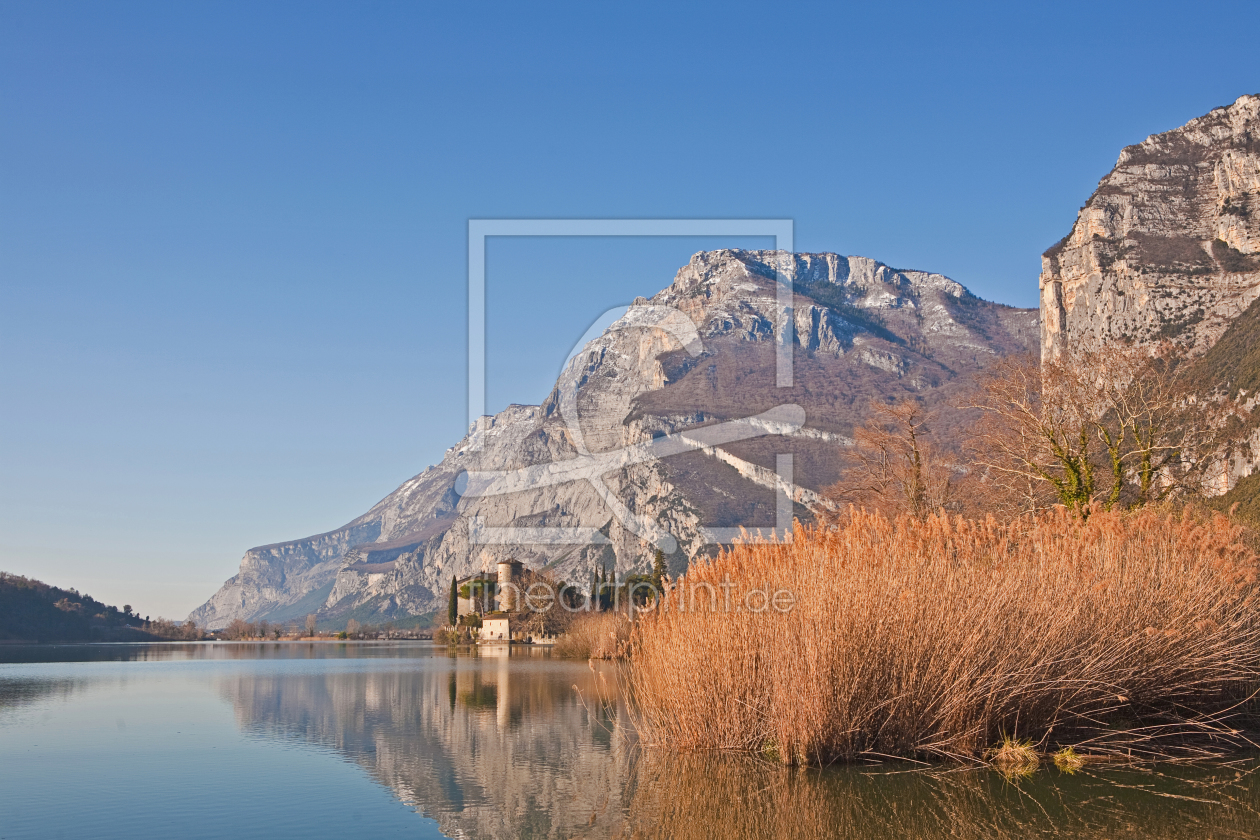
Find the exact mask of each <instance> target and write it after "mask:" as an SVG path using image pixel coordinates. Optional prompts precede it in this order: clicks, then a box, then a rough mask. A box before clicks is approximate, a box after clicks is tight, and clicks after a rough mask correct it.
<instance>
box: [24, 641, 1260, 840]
mask: <svg viewBox="0 0 1260 840" xmlns="http://www.w3.org/2000/svg"><path fill="white" fill-rule="evenodd" d="M39 655H41V652H40V651H18V650H16V649H12V648H11V649H9V650H7V651H0V660H3V659H8V660H9V661H11V662H14V661H16V662H31V661H35V659H34V657H38V656H39ZM42 655H43V656H44V659H45V661H47V660H52V661H56V662H62V663H69V664H63V665H57V666H55V667H51V668H42V667H39V666H25V665H17V666H15V667H14V668H10V669H7V670H6V669H0V724H3V723H6V722H8V723H10V724H15V725H18V726H20V725H22V723H21V721H22V720H23V719H24V718H23V714H24V713H23V712H21V711H20V710H21V709H22V708H26V709H39V708H41V707H40V705H39V701H42V700H48V699H52V700H54V701H55V700H57V699H59V698H61V699H67V700H68V701H71V702H68V703H67V704H65V705H66V707H67V712H66V718H65V719H67V720H73V719H74V717H75V714H74V713H73V709H71V707H72V706H73V705H74V703H79V704H80V705H83V704H88V705H89V706H91V708H86V707H85V708H84V709H83V710H81V711H80V712H79V713H78V714H81V715H82V716H83V717H85V718H90V717H91V716H92V715H95V714H96V712H95V711H94V709H95V704H97V703H99V702H101V698H106V697H108V696H112V695H107V694H103V693H101V692H99V691H98V692H96V694H93V692H92V691H87V690H85V688H84V687H85V686H91V685H94V684H98V683H101V682H102V681H106V682H107V681H110V680H113V681H116V682H117V683H118V684H119V685H122V684H123V683H124V682H127V683H128V684H130V685H131V686H132V687H133V688H132V690H131V691H130V692H129V693H128V694H127V695H126V697H127V699H126V702H127V703H128V704H129V706H130V707H132V708H135V709H137V710H139V709H140V708H141V706H140V705H134V704H137V703H141V704H142V703H144V702H149V698H151V702H154V703H164V702H165V701H163V700H162V699H161V698H162V697H164V696H166V695H164V694H163V693H162V692H163V691H167V690H169V689H170V687H171V686H172V685H178V686H180V690H182V691H186V690H189V689H195V690H196V692H197V693H199V694H201V695H202V696H205V691H206V690H207V689H208V690H209V691H210V692H211V695H210V696H212V697H215V698H216V700H215V701H214V702H215V703H216V704H217V703H218V702H219V701H224V702H226V703H227V704H228V705H229V706H230V707H231V709H232V711H233V714H234V715H235V721H236V728H237V730H238V731H240V732H243V733H245V734H246V736H247V737H246V738H244V739H242V743H245V742H254V741H256V740H257V739H261V740H264V741H267V742H269V743H273V744H274V743H277V742H279V743H281V744H283V743H285V742H291V743H293V744H294V745H297V746H302V747H306V746H308V745H317V746H320V747H324V748H328V749H331V750H334V751H336V753H338V754H340V755H341V756H343V757H345V758H346V759H348V760H350V761H353V762H355V763H356V764H358V765H359V766H360V767H362V768H363V769H364V770H365V771H366V772H367V773H368V775H369V776H370V778H372V779H374V780H375V781H376V782H377V783H379V784H380V785H382V786H384V787H386V788H388V789H389V790H390V791H392V792H393V794H394V796H396V797H397V798H398V799H399V800H401V801H403V802H405V803H407V804H408V805H409V806H411V807H412V808H415V809H416V810H417V811H420V812H422V813H423V814H425V815H426V816H430V817H432V818H434V819H435V820H436V821H437V823H438V826H439V827H440V828H441V830H442V831H443V832H444V833H445V834H447V835H448V836H459V837H470V838H518V837H547V838H561V837H583V838H649V837H651V838H658V837H659V838H675V839H676V840H690V838H696V839H697V840H700V838H711V837H724V838H783V839H784V840H795V839H796V838H815V837H842V838H876V839H877V840H883V839H884V838H887V840H891V838H908V837H914V838H942V839H943V838H1002V839H1003V840H1005V839H1006V838H1009V840H1015V838H1030V837H1051V836H1070V837H1085V838H1098V840H1102V838H1116V837H1153V838H1168V840H1174V839H1175V840H1181V838H1185V839H1186V840H1189V838H1203V837H1210V838H1218V839H1219V838H1235V837H1239V838H1241V837H1255V836H1260V781H1258V774H1257V773H1256V772H1254V769H1255V767H1256V766H1257V763H1256V762H1255V761H1254V760H1248V761H1246V762H1240V763H1237V764H1235V765H1230V766H1217V767H1208V768H1159V769H1158V770H1134V769H1117V768H1096V767H1090V768H1086V770H1085V771H1083V772H1080V773H1078V774H1076V775H1066V774H1063V773H1061V772H1059V771H1058V770H1055V769H1054V768H1045V769H1042V770H1041V771H1039V772H1038V773H1036V774H1035V775H1034V776H1033V777H1031V778H1028V779H1022V780H1018V781H1008V780H1006V779H1004V778H1003V777H1002V776H1000V775H998V774H996V773H994V772H990V771H975V770H965V771H961V770H953V771H940V770H938V771H935V772H930V773H928V772H907V771H906V768H904V767H900V766H895V765H885V766H875V767H862V768H852V767H849V768H829V769H827V770H821V771H820V770H794V769H789V768H784V767H781V766H779V765H775V764H771V763H768V762H763V761H756V760H750V759H747V758H743V757H738V756H730V755H713V754H710V755H690V756H670V755H668V754H663V753H660V752H658V751H653V750H647V749H644V748H642V747H641V746H640V745H639V744H638V743H637V741H636V738H635V735H634V732H633V730H632V728H631V727H630V726H629V724H628V722H627V721H628V719H627V714H626V709H625V705H624V701H623V698H622V697H621V696H620V695H619V694H618V689H617V679H616V677H617V673H616V669H614V668H611V667H608V666H603V667H599V666H595V667H591V666H588V665H587V664H586V663H574V662H566V661H562V660H557V659H552V658H551V657H550V656H548V655H547V652H546V651H542V650H537V649H529V648H511V649H509V648H507V647H501V648H497V649H486V650H484V651H482V652H481V655H477V654H476V653H473V654H467V653H461V654H458V655H451V654H448V653H447V652H446V651H445V650H443V649H440V648H435V647H432V646H429V645H415V644H412V645H388V646H387V645H354V644H349V645H332V644H315V645H298V644H290V645H274V644H260V645H258V644H236V645H163V646H143V647H142V646H92V647H91V648H87V647H85V646H77V647H76V648H71V647H69V646H68V647H66V648H64V649H50V648H43V649H42ZM101 660H114V661H117V663H118V664H117V665H116V666H112V665H107V664H106V665H102V663H101ZM80 661H81V662H84V663H85V664H84V665H83V666H82V667H80V666H78V665H75V664H73V663H75V662H80ZM131 662H145V663H155V664H154V665H149V664H145V665H144V666H143V667H142V668H131V667H128V665H129V663H131ZM158 687H164V688H162V689H161V690H160V691H155V689H157V688H158ZM119 697H121V695H119ZM83 698H95V699H91V701H90V703H89V701H88V700H84V699H83ZM44 708H47V707H44ZM155 708H157V707H155ZM220 708H221V707H220ZM161 709H163V710H164V711H163V712H162V713H164V714H176V715H177V714H180V711H179V709H178V708H172V707H170V706H168V705H163V706H161ZM135 713H137V714H139V713H140V712H139V711H137V712H135ZM154 713H156V712H154ZM190 714H193V713H190ZM27 717H28V718H29V715H28V716H27ZM59 719H60V718H59ZM179 720H180V721H183V720H184V719H183V718H179ZM192 723H193V721H192V720H191V719H190V720H188V721H187V723H182V722H181V723H179V724H178V725H175V724H174V723H172V725H171V726H170V727H168V728H170V729H174V730H177V731H178V730H180V729H183V728H185V726H189V728H191V724H192ZM228 727H229V728H230V727H231V724H230V723H228ZM121 743H122V742H120V744H121ZM207 746H208V747H212V748H213V749H215V750H221V751H220V752H219V755H220V756H222V757H223V758H224V759H225V760H227V763H226V764H225V765H224V766H235V765H234V764H233V763H232V762H239V761H241V760H243V759H242V758H240V757H239V756H244V755H247V754H250V755H252V754H253V753H252V752H251V751H249V750H246V749H243V748H242V747H241V745H233V744H229V743H226V742H224V741H222V740H218V741H215V742H213V743H211V744H207ZM231 751H235V752H231ZM294 752H298V751H294ZM307 752H309V751H307ZM228 753H230V754H228ZM316 753H318V754H319V755H324V753H323V751H322V750H318V751H316ZM225 754H226V755H225ZM137 755H141V753H137ZM144 755H146V756H148V758H146V759H144V760H152V755H149V754H144ZM154 755H156V754H154ZM162 755H165V753H162ZM274 797H275V798H274V801H269V802H268V806H269V809H270V810H272V811H274V812H275V816H276V818H277V819H280V818H286V817H285V809H286V808H287V809H290V810H291V811H293V812H295V813H300V812H302V811H304V810H309V809H310V808H311V807H312V803H311V802H309V801H308V800H305V799H302V798H301V796H300V795H294V794H287V795H286V794H282V793H279V792H277V793H275V794H274ZM407 816H408V817H410V815H407ZM251 819H252V818H251Z"/></svg>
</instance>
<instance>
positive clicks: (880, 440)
mask: <svg viewBox="0 0 1260 840" xmlns="http://www.w3.org/2000/svg"><path fill="white" fill-rule="evenodd" d="M931 420H932V415H931V412H929V411H927V410H926V409H924V407H923V406H922V405H921V404H919V403H918V402H916V401H914V400H903V401H901V402H899V403H896V404H894V405H889V404H887V403H882V402H879V401H872V402H871V405H870V415H869V417H868V418H867V420H866V422H865V423H863V424H862V425H861V426H859V427H857V429H855V430H854V433H853V446H852V447H850V448H848V449H846V450H845V451H844V453H843V455H842V456H841V458H842V462H843V463H842V466H841V473H842V475H841V479H840V481H839V482H837V483H836V484H835V485H833V486H832V487H831V488H829V491H828V495H829V496H830V497H831V498H832V500H834V501H836V502H839V503H841V504H845V503H848V504H853V505H856V506H858V507H864V508H868V509H871V510H879V511H882V512H883V513H886V514H888V515H894V516H895V515H897V514H902V513H906V514H909V515H911V516H914V517H916V518H919V519H924V518H926V517H927V516H928V515H930V514H932V513H937V512H939V511H942V510H944V509H946V506H947V505H949V504H950V502H951V500H952V496H953V491H954V489H955V483H956V480H957V478H958V471H957V469H956V467H954V466H953V465H951V464H949V463H948V460H949V459H947V458H944V457H943V455H942V450H941V447H940V446H939V445H938V444H937V443H936V442H935V439H934V437H933V435H932V432H931V427H930V423H931Z"/></svg>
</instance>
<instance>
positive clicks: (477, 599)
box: [455, 572, 498, 618]
mask: <svg viewBox="0 0 1260 840" xmlns="http://www.w3.org/2000/svg"><path fill="white" fill-rule="evenodd" d="M494 583H495V579H494V578H493V577H492V576H491V575H489V574H487V573H486V572H478V573H477V574H475V575H469V576H468V577H466V578H459V579H458V580H456V581H455V588H456V590H458V593H459V594H458V596H457V610H458V612H457V614H458V615H459V616H460V617H461V618H462V617H463V616H466V615H472V614H476V615H480V614H481V613H483V612H486V611H487V610H490V609H493V608H494V607H496V606H498V600H497V598H495V597H494V596H493V594H492V595H491V596H490V597H488V598H487V597H486V596H485V595H483V594H482V587H485V586H487V585H488V586H489V587H490V591H491V592H492V593H493V592H494V588H495V587H494ZM465 592H467V593H468V597H466V598H465V597H464V593H465Z"/></svg>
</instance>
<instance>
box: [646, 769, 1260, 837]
mask: <svg viewBox="0 0 1260 840" xmlns="http://www.w3.org/2000/svg"><path fill="white" fill-rule="evenodd" d="M1251 766H1253V767H1254V764H1252V765H1251ZM1241 769H1242V768H1233V767H1231V768H1215V769H1204V768H1197V769H1195V768H1179V769H1175V770H1164V771H1161V772H1151V771H1135V770H1125V771H1118V770H1112V771H1109V772H1106V773H1092V772H1091V773H1078V774H1076V775H1074V776H1069V775H1066V774H1063V773H1060V772H1058V771H1057V770H1053V769H1051V770H1043V771H1042V772H1041V773H1039V774H1037V775H1036V776H1034V777H1032V778H1028V779H1021V780H1018V781H1011V780H1007V779H1005V778H1003V777H1002V776H1000V775H998V774H997V773H995V772H992V771H988V770H979V771H977V770H969V771H955V772H930V773H929V772H921V771H912V772H897V771H889V770H883V771H871V770H869V769H866V770H862V769H856V768H831V769H828V770H825V771H817V770H814V771H808V770H792V769H788V768H783V767H778V766H774V765H770V764H767V763H763V762H758V761H752V760H747V759H741V758H735V757H730V756H713V755H709V756H682V757H664V756H656V757H646V758H645V760H644V761H643V762H641V763H640V764H639V765H638V767H637V768H636V770H637V785H636V789H635V792H634V795H633V796H632V798H631V800H630V809H631V812H632V813H633V814H634V819H633V820H631V821H628V822H627V824H626V827H625V830H624V832H623V834H622V836H624V837H634V838H638V837H652V838H670V840H690V838H696V840H700V839H701V838H712V837H732V838H754V837H756V838H776V840H777V839H778V838H782V839H783V840H789V838H791V840H796V838H801V840H804V838H818V837H843V838H889V839H890V840H891V838H929V840H930V839H931V838H942V840H943V838H977V840H979V838H986V839H987V838H999V840H1007V839H1008V838H1009V840H1016V838H1030V837H1054V836H1060V837H1075V838H1098V840H1103V838H1115V837H1143V838H1168V840H1173V839H1174V838H1177V840H1180V838H1185V840H1190V838H1198V839H1199V840H1201V839H1202V838H1234V837H1237V838H1243V837H1248V838H1252V837H1255V836H1257V831H1258V830H1260V814H1258V813H1257V805H1258V804H1260V803H1258V801H1257V793H1258V791H1260V788H1258V787H1257V785H1256V780H1255V778H1254V776H1253V775H1251V774H1248V773H1244V772H1241Z"/></svg>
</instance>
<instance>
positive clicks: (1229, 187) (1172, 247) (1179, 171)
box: [1040, 96, 1260, 358]
mask: <svg viewBox="0 0 1260 840" xmlns="http://www.w3.org/2000/svg"><path fill="white" fill-rule="evenodd" d="M1040 286H1041V312H1042V355H1043V357H1045V358H1053V357H1056V356H1058V355H1059V354H1061V353H1062V352H1063V351H1064V349H1065V348H1067V347H1069V346H1071V347H1082V348H1087V349H1093V348H1097V347H1099V346H1101V345H1103V344H1105V343H1106V342H1108V341H1110V340H1113V339H1120V340H1125V341H1134V342H1139V343H1142V342H1155V341H1161V340H1164V339H1170V340H1172V341H1175V342H1177V343H1179V344H1181V345H1183V346H1184V347H1186V348H1187V349H1188V350H1189V351H1190V352H1192V353H1196V354H1198V353H1202V352H1203V351H1205V350H1206V349H1207V348H1209V347H1211V346H1212V345H1213V344H1215V343H1216V341H1217V340H1218V339H1219V338H1220V337H1221V335H1222V334H1223V333H1224V332H1225V330H1226V329H1227V328H1228V327H1229V325H1230V324H1231V323H1232V322H1233V321H1234V319H1236V318H1237V317H1238V316H1239V315H1240V314H1242V313H1243V312H1244V311H1245V310H1246V309H1247V307H1248V306H1250V305H1251V303H1252V301H1254V300H1256V298H1257V297H1260V96H1243V97H1241V98H1239V99H1238V101H1236V102H1235V103H1234V104H1232V105H1230V106H1228V107H1224V108H1217V109H1215V110H1214V111H1212V112H1210V113H1209V114H1207V115H1206V116H1203V117H1199V118H1198V119H1195V120H1191V121H1190V122H1189V123H1187V124H1186V125H1184V126H1182V127H1181V128H1178V129H1174V130H1173V131H1168V132H1165V133H1163V134H1155V135H1152V136H1150V137H1148V138H1146V139H1145V140H1143V141H1142V142H1141V143H1138V144H1137V145H1135V146H1129V147H1128V148H1126V149H1125V150H1124V151H1122V152H1121V153H1120V160H1119V161H1118V162H1117V163H1116V166H1115V168H1114V169H1112V170H1111V172H1110V173H1108V174H1107V176H1106V177H1104V178H1103V179H1102V181H1100V182H1099V184H1098V189H1096V190H1095V191H1094V194H1093V195H1092V196H1090V198H1089V201H1087V202H1086V203H1085V206H1084V207H1082V208H1081V211H1080V213H1079V214H1078V216H1077V218H1076V224H1075V225H1073V227H1072V232H1071V233H1069V234H1068V235H1067V236H1066V237H1064V239H1062V240H1061V241H1060V242H1059V243H1058V244H1056V245H1055V246H1054V247H1052V248H1051V249H1050V250H1048V251H1046V253H1045V255H1044V256H1043V257H1042V271H1041V280H1040Z"/></svg>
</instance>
